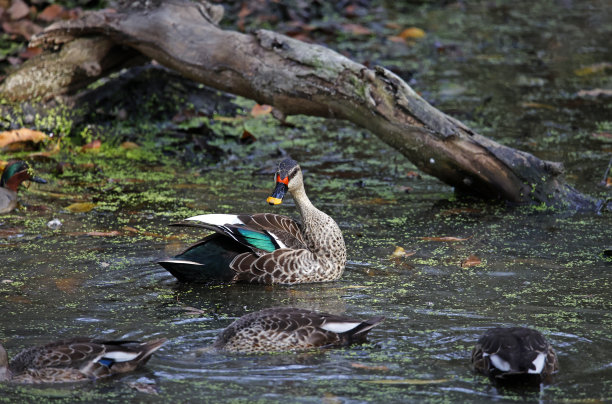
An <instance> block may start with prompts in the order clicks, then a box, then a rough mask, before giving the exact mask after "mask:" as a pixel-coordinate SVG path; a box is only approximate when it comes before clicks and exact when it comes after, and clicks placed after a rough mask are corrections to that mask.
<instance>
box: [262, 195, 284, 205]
mask: <svg viewBox="0 0 612 404" xmlns="http://www.w3.org/2000/svg"><path fill="white" fill-rule="evenodd" d="M282 201H283V200H282V199H280V198H275V197H273V196H269V197H268V199H266V202H268V203H269V204H270V205H280V204H281V202H282Z"/></svg>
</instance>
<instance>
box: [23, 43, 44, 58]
mask: <svg viewBox="0 0 612 404" xmlns="http://www.w3.org/2000/svg"><path fill="white" fill-rule="evenodd" d="M41 53H42V48H40V47H38V46H36V47H34V48H27V49H26V50H25V51H23V52H21V53H20V54H19V57H20V58H22V59H30V58H33V57H34V56H38V55H40V54H41Z"/></svg>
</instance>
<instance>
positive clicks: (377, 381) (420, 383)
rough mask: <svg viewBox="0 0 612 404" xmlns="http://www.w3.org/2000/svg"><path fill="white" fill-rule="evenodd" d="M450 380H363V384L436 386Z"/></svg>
mask: <svg viewBox="0 0 612 404" xmlns="http://www.w3.org/2000/svg"><path fill="white" fill-rule="evenodd" d="M449 380H450V379H429V380H427V379H382V380H365V381H364V382H365V383H372V384H411V385H422V384H438V383H446V382H448V381H449Z"/></svg>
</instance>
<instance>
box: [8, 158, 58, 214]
mask: <svg viewBox="0 0 612 404" xmlns="http://www.w3.org/2000/svg"><path fill="white" fill-rule="evenodd" d="M28 180H29V181H34V182H38V183H41V184H45V183H46V182H47V181H45V180H43V179H42V178H38V177H35V176H34V175H33V174H32V170H31V169H30V167H28V164H27V163H26V162H25V161H21V160H19V161H13V162H11V163H9V164H8V165H7V166H6V167H5V168H4V171H3V172H2V177H0V214H2V213H8V212H10V211H12V210H13V209H15V208H16V207H17V189H18V188H19V185H21V183H22V182H24V181H28Z"/></svg>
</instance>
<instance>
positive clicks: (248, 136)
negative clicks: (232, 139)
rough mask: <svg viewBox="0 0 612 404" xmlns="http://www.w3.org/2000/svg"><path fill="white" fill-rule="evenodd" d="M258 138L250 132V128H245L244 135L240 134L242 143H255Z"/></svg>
mask: <svg viewBox="0 0 612 404" xmlns="http://www.w3.org/2000/svg"><path fill="white" fill-rule="evenodd" d="M256 140H257V138H256V137H255V136H253V134H252V133H251V132H249V131H248V130H246V129H245V130H243V131H242V136H240V143H242V144H251V143H254V142H255V141H256Z"/></svg>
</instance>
